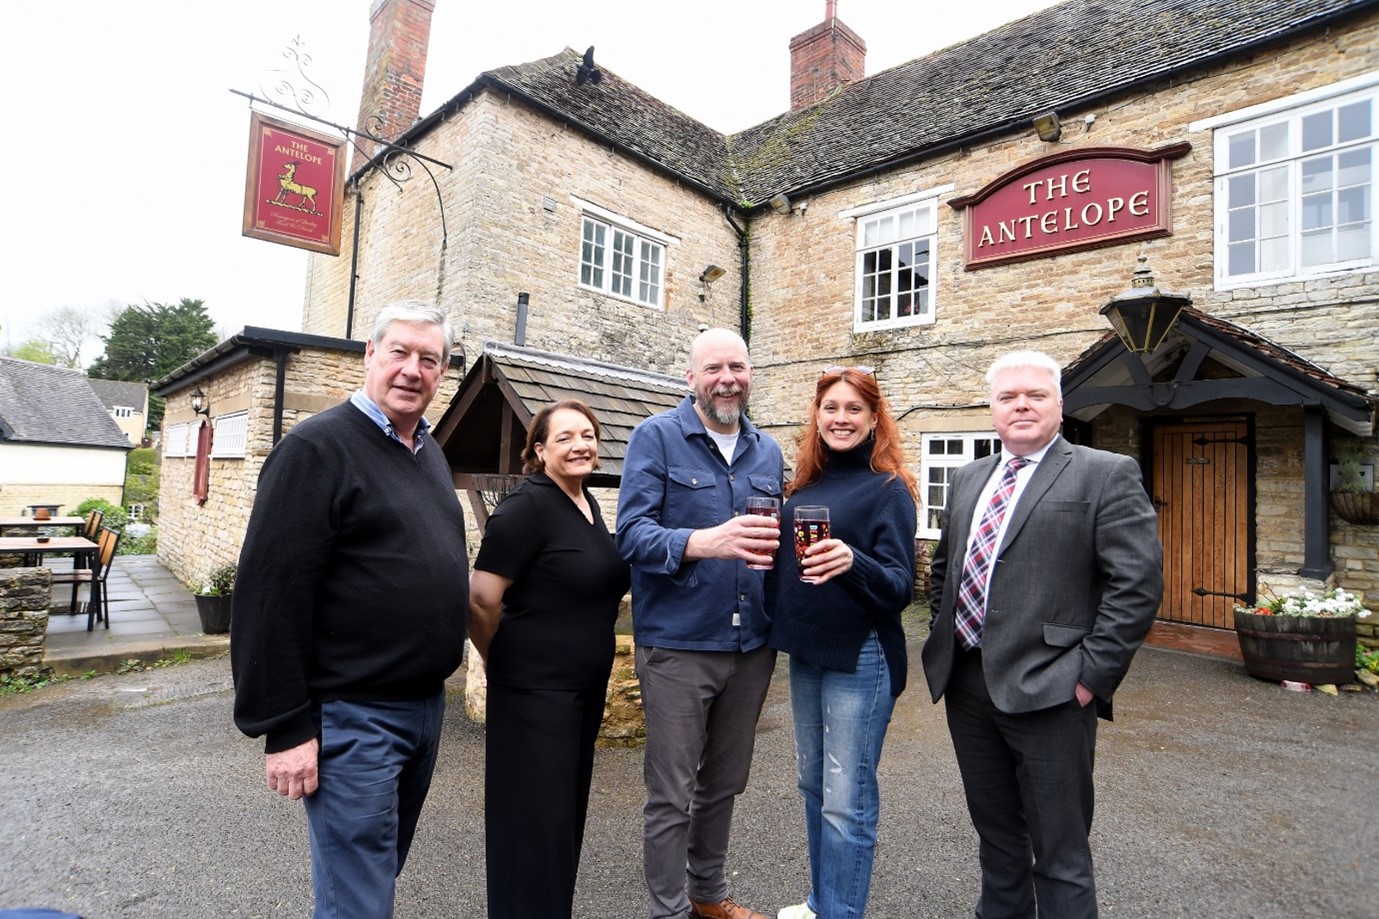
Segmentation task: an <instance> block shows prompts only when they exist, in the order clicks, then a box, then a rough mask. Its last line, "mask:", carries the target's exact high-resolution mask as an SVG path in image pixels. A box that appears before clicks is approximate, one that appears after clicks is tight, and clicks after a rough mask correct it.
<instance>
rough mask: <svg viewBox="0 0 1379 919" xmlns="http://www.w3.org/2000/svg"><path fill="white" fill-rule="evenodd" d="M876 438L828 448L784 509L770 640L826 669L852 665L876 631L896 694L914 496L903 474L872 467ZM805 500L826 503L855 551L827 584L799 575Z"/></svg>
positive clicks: (771, 590)
mask: <svg viewBox="0 0 1379 919" xmlns="http://www.w3.org/2000/svg"><path fill="white" fill-rule="evenodd" d="M871 447H872V441H867V443H865V444H863V445H862V446H860V447H858V448H857V449H855V450H850V451H848V452H846V453H834V452H833V451H831V450H830V451H829V452H828V463H827V465H826V466H824V474H823V478H821V479H820V480H819V481H817V482H815V483H814V484H812V485H807V486H805V487H804V488H802V489H800V490H799V491H797V492H795V494H793V495H791V497H790V500H788V501H787V502H786V503H785V507H784V508H782V509H781V531H782V533H781V549H780V551H779V552H777V553H776V567H775V570H774V571H772V572H771V573H770V576H769V577H768V578H767V584H766V587H767V591H768V603H769V604H771V605H770V606H768V608H770V609H772V614H771V647H773V648H776V649H777V650H780V651H784V652H786V653H787V654H791V655H793V656H796V657H798V658H799V659H800V660H802V661H804V662H806V663H809V664H813V665H814V666H816V667H822V668H824V669H825V670H843V671H848V672H852V671H854V670H856V669H857V655H858V654H859V652H860V651H861V648H862V642H863V641H865V640H866V637H867V634H868V633H869V632H871V631H872V630H875V631H876V635H877V638H879V639H880V641H881V649H882V651H883V652H884V653H885V656H886V666H887V667H888V668H889V669H890V677H891V695H893V696H898V695H900V693H901V691H902V690H904V688H905V680H906V670H907V668H906V661H905V631H904V628H903V627H902V626H901V623H900V613H901V611H903V610H904V609H905V607H906V606H908V605H909V604H910V601H911V600H912V599H913V598H914V583H915V523H916V519H915V502H914V498H913V497H912V496H911V495H910V492H909V490H908V489H907V488H906V487H905V482H904V481H903V480H902V479H900V478H899V477H898V476H897V477H896V478H893V479H888V477H887V476H886V475H885V474H882V473H878V472H873V471H872V469H871ZM801 504H822V505H824V506H826V507H827V508H828V510H829V523H830V527H831V534H830V535H832V537H833V538H834V539H841V540H842V541H843V542H845V543H847V544H848V546H849V547H850V548H851V549H852V552H853V562H852V567H851V568H850V569H848V571H847V572H845V573H844V574H843V575H841V576H840V577H836V578H833V579H832V580H830V581H827V582H825V583H823V584H805V583H803V582H802V581H800V570H799V565H798V563H797V562H796V561H795V552H794V548H793V547H794V541H793V539H792V538H791V521H792V520H793V519H794V512H795V508H796V507H797V506H799V505H801Z"/></svg>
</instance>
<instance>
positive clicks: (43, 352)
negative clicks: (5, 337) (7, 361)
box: [4, 338, 57, 364]
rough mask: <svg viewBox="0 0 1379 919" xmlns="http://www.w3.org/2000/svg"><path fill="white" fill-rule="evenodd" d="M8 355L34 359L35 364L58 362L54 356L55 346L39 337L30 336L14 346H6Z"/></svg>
mask: <svg viewBox="0 0 1379 919" xmlns="http://www.w3.org/2000/svg"><path fill="white" fill-rule="evenodd" d="M4 354H5V356H6V357H13V358H15V359H17V360H21V361H32V362H33V363H35V364H56V363H57V359H56V358H55V357H54V356H53V348H52V346H51V345H49V344H48V343H47V342H46V341H40V340H39V339H37V338H30V339H29V340H28V341H24V342H20V343H19V344H17V345H15V346H14V347H13V348H6V349H5V351H4Z"/></svg>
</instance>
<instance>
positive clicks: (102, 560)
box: [53, 526, 120, 632]
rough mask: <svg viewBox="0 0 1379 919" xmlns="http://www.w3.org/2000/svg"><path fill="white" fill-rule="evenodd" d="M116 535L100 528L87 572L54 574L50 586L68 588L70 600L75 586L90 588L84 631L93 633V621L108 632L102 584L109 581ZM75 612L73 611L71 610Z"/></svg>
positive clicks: (107, 607)
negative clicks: (88, 586)
mask: <svg viewBox="0 0 1379 919" xmlns="http://www.w3.org/2000/svg"><path fill="white" fill-rule="evenodd" d="M119 544H120V534H119V533H118V532H117V531H115V530H112V529H111V528H110V527H107V526H103V527H101V532H100V537H99V538H98V539H97V541H96V547H97V548H96V556H95V558H94V559H92V561H91V565H92V567H90V568H73V569H72V570H71V571H54V572H53V583H54V584H71V585H72V593H73V596H75V595H76V590H77V585H79V584H90V585H91V599H90V601H89V602H87V604H86V631H88V632H90V631H93V630H94V629H95V625H96V620H97V619H104V620H105V627H106V628H107V629H108V628H110V598H109V596H108V595H107V594H106V589H105V585H106V580H107V579H108V578H109V577H110V566H111V565H112V564H114V561H115V549H116V548H118V547H119ZM74 611H75V610H74Z"/></svg>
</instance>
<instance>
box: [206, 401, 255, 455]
mask: <svg viewBox="0 0 1379 919" xmlns="http://www.w3.org/2000/svg"><path fill="white" fill-rule="evenodd" d="M248 435H249V412H248V411H243V412H231V413H230V414H227V415H217V416H216V419H215V436H214V437H212V438H211V458H212V459H244V453H245V449H246V443H247V441H248Z"/></svg>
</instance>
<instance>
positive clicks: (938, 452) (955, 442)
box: [919, 431, 1001, 539]
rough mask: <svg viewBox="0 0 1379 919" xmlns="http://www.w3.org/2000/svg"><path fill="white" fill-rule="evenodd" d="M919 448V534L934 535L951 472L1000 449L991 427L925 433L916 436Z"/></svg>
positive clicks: (940, 524)
mask: <svg viewBox="0 0 1379 919" xmlns="http://www.w3.org/2000/svg"><path fill="white" fill-rule="evenodd" d="M920 450H921V451H922V452H923V459H922V460H921V462H920V482H921V487H920V497H921V499H922V500H923V506H922V507H921V508H920V517H919V537H920V538H921V539H938V538H939V535H940V533H941V531H942V528H943V511H944V508H946V507H947V506H948V494H949V491H950V489H951V488H952V484H953V473H954V472H956V471H957V470H958V469H960V468H962V467H963V466H966V465H967V464H968V463H970V462H972V461H973V460H979V459H981V458H982V457H984V456H991V455H992V454H993V453H1000V452H1001V439H1000V438H999V437H997V436H996V435H995V434H993V433H992V432H991V431H982V432H971V433H963V432H945V433H942V434H925V435H924V436H923V437H922V438H920Z"/></svg>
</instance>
